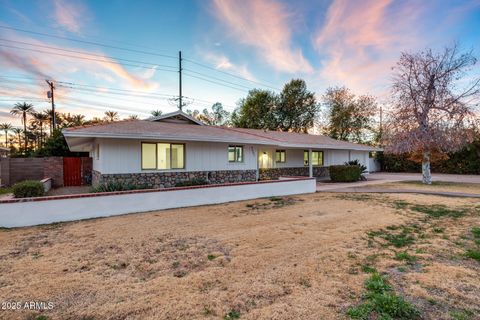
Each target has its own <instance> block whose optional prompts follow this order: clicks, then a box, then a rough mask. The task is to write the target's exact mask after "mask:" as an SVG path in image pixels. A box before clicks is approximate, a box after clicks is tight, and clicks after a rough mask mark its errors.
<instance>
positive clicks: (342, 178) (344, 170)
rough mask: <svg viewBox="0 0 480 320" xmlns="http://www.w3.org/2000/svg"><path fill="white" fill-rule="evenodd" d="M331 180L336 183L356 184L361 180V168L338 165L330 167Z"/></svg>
mask: <svg viewBox="0 0 480 320" xmlns="http://www.w3.org/2000/svg"><path fill="white" fill-rule="evenodd" d="M329 171H330V180H332V181H335V182H354V181H358V180H360V177H361V175H362V169H361V168H360V166H356V165H354V166H350V165H337V166H330V168H329Z"/></svg>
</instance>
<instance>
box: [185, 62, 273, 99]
mask: <svg viewBox="0 0 480 320" xmlns="http://www.w3.org/2000/svg"><path fill="white" fill-rule="evenodd" d="M184 60H185V61H188V62H190V63H193V64H196V65H197V66H200V67H203V68H207V69H210V70H213V71H217V72H220V73H223V74H226V75H229V76H231V77H234V78H238V79H241V80H244V81H248V82H251V83H255V84H259V85H261V86H264V87H267V88H270V89H274V90H278V91H280V89H279V88H276V87H273V86H271V85H268V84H266V83H262V82H259V81H255V80H251V79H248V78H245V77H242V76H239V75H237V74H234V73H231V72H227V71H223V70H219V69H217V68H215V67H212V66H209V65H206V64H203V63H200V62H197V61H194V60H191V59H186V58H185V59H184Z"/></svg>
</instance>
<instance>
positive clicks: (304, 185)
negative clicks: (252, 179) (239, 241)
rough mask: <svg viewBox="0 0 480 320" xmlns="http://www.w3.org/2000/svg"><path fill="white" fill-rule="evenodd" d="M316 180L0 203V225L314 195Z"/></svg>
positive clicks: (35, 223)
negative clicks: (303, 194) (275, 197)
mask: <svg viewBox="0 0 480 320" xmlns="http://www.w3.org/2000/svg"><path fill="white" fill-rule="evenodd" d="M315 191H316V181H315V179H302V180H282V181H276V182H265V183H253V184H237V185H230V186H211V187H206V188H205V187H202V188H194V189H184V190H168V191H152V192H137V193H126V194H120V195H102V196H93V197H83V198H71V199H57V200H44V201H25V202H15V203H0V226H2V227H7V228H11V227H25V226H32V225H38V224H46V223H53V222H61V221H73V220H80V219H90V218H98V217H106V216H114V215H120V214H127V213H136V212H146V211H154V210H162V209H171V208H180V207H191V206H198V205H206V204H216V203H224V202H230V201H239V200H248V199H256V198H263V197H273V196H285V195H292V194H302V193H313V192H315Z"/></svg>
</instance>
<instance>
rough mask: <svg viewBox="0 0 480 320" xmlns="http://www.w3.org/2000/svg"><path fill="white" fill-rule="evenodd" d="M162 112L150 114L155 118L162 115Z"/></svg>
mask: <svg viewBox="0 0 480 320" xmlns="http://www.w3.org/2000/svg"><path fill="white" fill-rule="evenodd" d="M162 113H163V112H162V110H153V111H152V112H150V114H151V115H152V116H154V117H159V116H161V115H162Z"/></svg>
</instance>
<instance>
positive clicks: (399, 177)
mask: <svg viewBox="0 0 480 320" xmlns="http://www.w3.org/2000/svg"><path fill="white" fill-rule="evenodd" d="M367 179H368V180H367V181H358V182H353V183H352V182H351V183H329V182H318V183H317V192H338V193H417V194H428V195H440V196H447V197H465V198H480V195H479V194H472V193H463V192H448V191H432V190H419V189H411V188H406V189H384V188H382V187H381V185H382V184H384V183H391V182H400V181H421V180H422V175H421V174H420V173H384V172H378V173H371V174H369V175H368V176H367ZM432 179H433V181H443V182H458V183H479V184H480V175H458V174H433V175H432ZM372 186H373V188H372ZM375 186H376V187H375Z"/></svg>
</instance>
